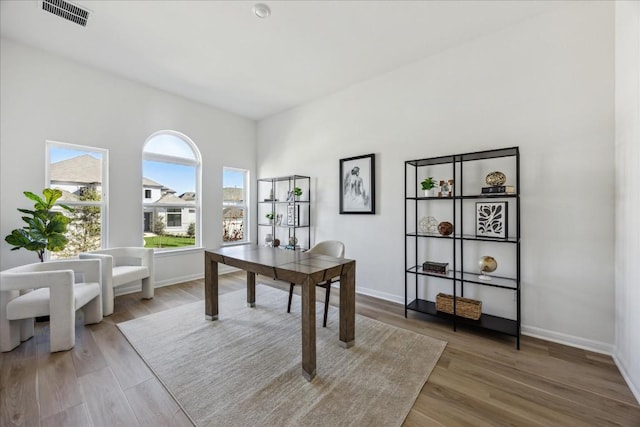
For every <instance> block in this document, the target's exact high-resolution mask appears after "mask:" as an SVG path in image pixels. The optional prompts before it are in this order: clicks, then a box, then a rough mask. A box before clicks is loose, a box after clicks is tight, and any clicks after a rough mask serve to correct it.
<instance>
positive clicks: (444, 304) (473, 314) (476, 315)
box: [436, 294, 482, 320]
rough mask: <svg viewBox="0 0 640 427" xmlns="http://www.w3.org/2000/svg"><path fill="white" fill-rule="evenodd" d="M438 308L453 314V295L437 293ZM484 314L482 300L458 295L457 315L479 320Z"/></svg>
mask: <svg viewBox="0 0 640 427" xmlns="http://www.w3.org/2000/svg"><path fill="white" fill-rule="evenodd" d="M436 310H437V311H442V312H444V313H449V314H453V295H447V294H438V295H436ZM480 314H482V301H478V300H475V299H469V298H461V297H456V316H460V317H464V318H467V319H473V320H478V319H480Z"/></svg>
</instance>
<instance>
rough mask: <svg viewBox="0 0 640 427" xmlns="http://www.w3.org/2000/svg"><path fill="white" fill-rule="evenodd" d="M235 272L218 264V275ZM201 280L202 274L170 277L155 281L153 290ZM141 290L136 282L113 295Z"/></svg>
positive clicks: (117, 290) (116, 290)
mask: <svg viewBox="0 0 640 427" xmlns="http://www.w3.org/2000/svg"><path fill="white" fill-rule="evenodd" d="M235 271H238V269H237V268H235V267H229V266H228V265H220V264H218V274H228V273H233V272H235ZM203 278H204V274H189V275H187V276H181V277H172V278H171V279H167V280H160V281H156V282H155V286H154V288H162V287H164V286H171V285H177V284H178V283H184V282H189V281H191V280H200V279H203ZM141 290H142V283H141V282H138V283H134V284H131V285H127V286H121V287H118V288H115V290H114V295H115V296H118V295H126V294H133V293H135V292H140V291H141Z"/></svg>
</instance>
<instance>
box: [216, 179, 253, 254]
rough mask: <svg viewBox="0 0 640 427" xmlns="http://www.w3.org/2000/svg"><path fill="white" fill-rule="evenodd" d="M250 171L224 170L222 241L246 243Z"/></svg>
mask: <svg viewBox="0 0 640 427" xmlns="http://www.w3.org/2000/svg"><path fill="white" fill-rule="evenodd" d="M248 178H249V171H247V170H244V169H236V168H224V169H223V172H222V242H223V243H227V244H228V243H245V242H248V241H249V236H248V228H249V227H248V224H249V218H248V213H249V209H248V204H247V200H248V199H249V197H248V191H247V183H248V182H249V179H248Z"/></svg>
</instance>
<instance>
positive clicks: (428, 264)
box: [422, 261, 449, 274]
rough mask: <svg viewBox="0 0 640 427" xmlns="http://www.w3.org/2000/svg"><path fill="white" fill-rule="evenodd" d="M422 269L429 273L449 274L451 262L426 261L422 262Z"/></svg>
mask: <svg viewBox="0 0 640 427" xmlns="http://www.w3.org/2000/svg"><path fill="white" fill-rule="evenodd" d="M422 269H423V270H424V271H426V272H429V273H437V274H449V263H448V262H433V261H425V262H424V263H423V264H422Z"/></svg>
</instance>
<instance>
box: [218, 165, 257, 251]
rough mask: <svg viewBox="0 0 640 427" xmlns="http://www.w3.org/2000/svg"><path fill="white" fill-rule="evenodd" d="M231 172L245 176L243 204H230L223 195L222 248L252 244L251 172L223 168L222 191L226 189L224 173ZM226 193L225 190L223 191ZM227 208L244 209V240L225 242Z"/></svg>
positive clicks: (227, 167) (235, 168)
mask: <svg viewBox="0 0 640 427" xmlns="http://www.w3.org/2000/svg"><path fill="white" fill-rule="evenodd" d="M227 170H230V171H234V172H242V174H243V176H244V183H243V186H242V189H243V194H244V197H243V202H242V203H233V202H228V201H225V200H224V194H223V195H222V222H223V229H222V230H221V231H222V233H220V237H221V238H222V246H234V245H246V244H250V243H251V238H250V237H251V234H250V230H251V227H250V225H249V224H250V219H251V218H250V215H251V209H250V207H251V203H250V200H251V199H250V192H249V182H250V180H249V174H250V171H249V169H244V168H237V167H231V166H223V167H222V189H224V188H225V187H224V173H225V171H227ZM223 191H224V190H223ZM225 208H237V209H242V210H243V211H244V213H243V217H244V239H242V240H234V241H229V242H225V241H224V210H225Z"/></svg>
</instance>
